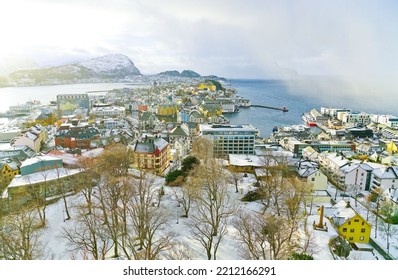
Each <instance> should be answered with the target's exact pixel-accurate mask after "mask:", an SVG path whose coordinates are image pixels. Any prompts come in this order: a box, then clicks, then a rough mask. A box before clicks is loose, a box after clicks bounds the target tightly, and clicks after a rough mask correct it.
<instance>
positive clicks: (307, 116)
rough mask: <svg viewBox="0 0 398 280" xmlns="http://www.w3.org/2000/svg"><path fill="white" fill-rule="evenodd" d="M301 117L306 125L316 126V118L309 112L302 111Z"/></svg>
mask: <svg viewBox="0 0 398 280" xmlns="http://www.w3.org/2000/svg"><path fill="white" fill-rule="evenodd" d="M301 118H302V119H303V121H304V122H305V123H306V125H308V126H310V127H313V126H316V120H315V119H314V118H313V117H312V116H311V115H310V114H309V113H304V114H303V115H302V117H301Z"/></svg>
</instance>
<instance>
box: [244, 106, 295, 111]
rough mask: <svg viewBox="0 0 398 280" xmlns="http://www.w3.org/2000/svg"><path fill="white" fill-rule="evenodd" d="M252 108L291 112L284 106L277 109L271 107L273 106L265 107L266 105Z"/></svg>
mask: <svg viewBox="0 0 398 280" xmlns="http://www.w3.org/2000/svg"><path fill="white" fill-rule="evenodd" d="M251 107H257V108H265V109H271V110H278V111H282V112H289V110H288V109H287V108H286V107H285V106H283V107H282V108H277V107H271V106H265V105H251Z"/></svg>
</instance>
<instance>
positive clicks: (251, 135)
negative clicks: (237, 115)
mask: <svg viewBox="0 0 398 280" xmlns="http://www.w3.org/2000/svg"><path fill="white" fill-rule="evenodd" d="M257 133H258V131H257V129H255V128H254V127H253V126H252V125H247V124H243V125H225V124H199V135H200V136H204V137H207V138H208V139H209V140H211V141H212V143H213V151H214V155H215V156H216V157H220V156H223V157H226V156H228V155H229V154H245V155H253V154H254V140H255V138H256V134H257Z"/></svg>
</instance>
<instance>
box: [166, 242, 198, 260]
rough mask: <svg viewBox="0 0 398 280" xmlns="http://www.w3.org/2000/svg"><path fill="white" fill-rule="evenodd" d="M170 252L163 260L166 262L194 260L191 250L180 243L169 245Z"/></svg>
mask: <svg viewBox="0 0 398 280" xmlns="http://www.w3.org/2000/svg"><path fill="white" fill-rule="evenodd" d="M171 245H172V246H171V248H170V250H168V251H167V253H166V254H165V258H166V259H168V260H193V259H195V254H194V253H193V252H192V251H191V249H190V248H189V247H188V246H187V245H185V244H183V243H181V242H173V243H172V244H171Z"/></svg>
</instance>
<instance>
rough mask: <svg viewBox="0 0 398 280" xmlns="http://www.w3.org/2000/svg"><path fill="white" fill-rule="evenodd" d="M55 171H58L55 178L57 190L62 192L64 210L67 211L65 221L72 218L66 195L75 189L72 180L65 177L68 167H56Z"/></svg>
mask: <svg viewBox="0 0 398 280" xmlns="http://www.w3.org/2000/svg"><path fill="white" fill-rule="evenodd" d="M54 172H55V173H56V176H57V179H56V180H55V183H54V184H55V185H56V188H57V192H59V193H60V194H61V197H62V201H63V204H64V211H65V215H66V217H64V221H65V220H70V218H71V216H70V211H69V206H68V201H67V199H66V197H67V196H68V193H69V192H71V191H73V187H72V182H71V180H70V179H66V178H63V177H65V176H66V175H67V174H68V172H67V170H66V169H64V168H56V169H55V170H54Z"/></svg>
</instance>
